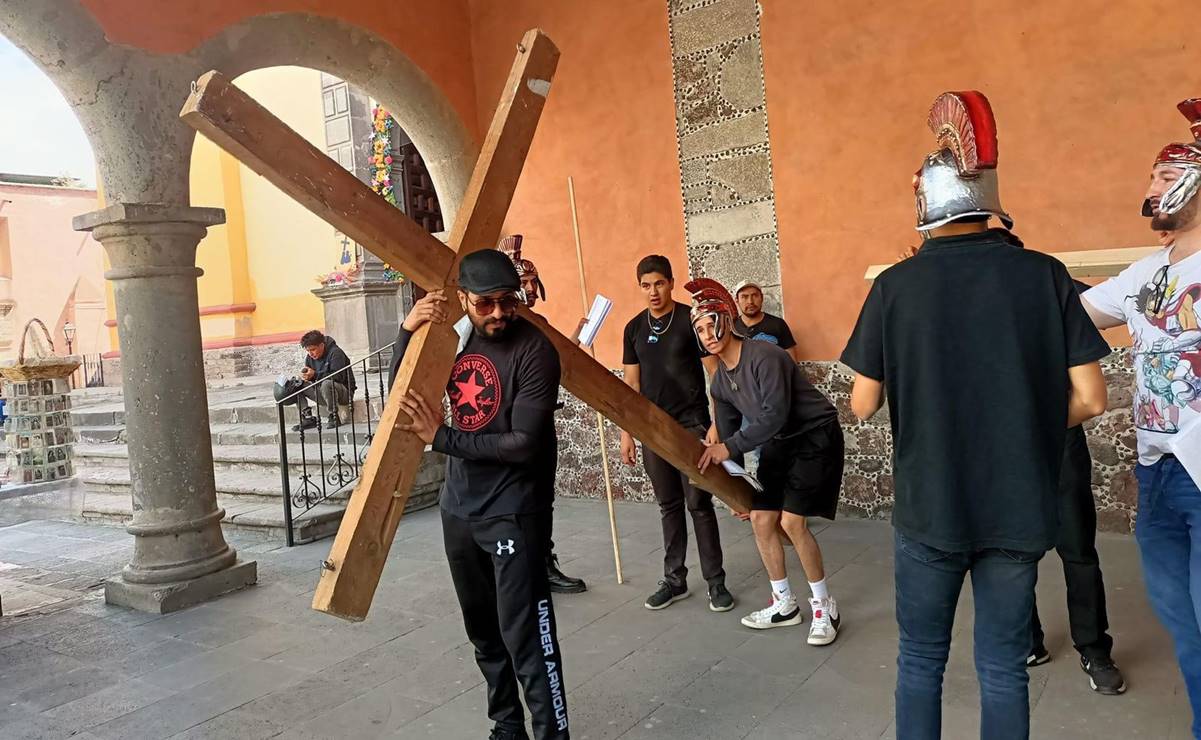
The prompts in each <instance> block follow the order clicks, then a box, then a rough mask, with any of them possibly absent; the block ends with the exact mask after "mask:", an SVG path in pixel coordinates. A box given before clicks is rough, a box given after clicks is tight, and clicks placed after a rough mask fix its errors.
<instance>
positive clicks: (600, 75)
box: [471, 0, 687, 367]
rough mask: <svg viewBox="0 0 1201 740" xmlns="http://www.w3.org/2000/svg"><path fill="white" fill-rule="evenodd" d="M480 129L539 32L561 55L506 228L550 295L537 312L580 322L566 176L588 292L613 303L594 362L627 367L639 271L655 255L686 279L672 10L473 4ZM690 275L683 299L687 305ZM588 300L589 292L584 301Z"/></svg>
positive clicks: (564, 324)
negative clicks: (518, 46) (625, 342)
mask: <svg viewBox="0 0 1201 740" xmlns="http://www.w3.org/2000/svg"><path fill="white" fill-rule="evenodd" d="M471 14H472V17H471V27H472V46H473V50H472V57H473V59H474V61H475V76H476V88H477V90H478V91H479V99H478V102H477V109H478V110H479V111H480V124H479V126H480V130H481V131H484V130H486V129H487V126H488V123H489V121H490V120H491V116H492V111H493V109H494V108H495V106H496V101H497V99H498V98H499V96H500V88H501V85H502V84H503V82H504V80H505V77H506V76H507V75H508V72H509V67H510V65H511V64H512V61H513V53H514V51H513V46H514V42H515V41H516V40H517V39H518V38H520V37H521V34H522V33H523V32H524V31H525V30H526V29H528V28H530V27H533V26H538V27H540V28H542V29H543V30H544V31H546V33H547V34H548V35H549V36H550V37H551V38H552V39H554V41H555V43H556V44H557V45H558V46H559V48H560V50H561V51H562V52H563V56H562V57H561V59H560V61H559V68H558V71H557V72H556V74H555V80H554V85H553V87H552V89H551V93H550V97H549V98H548V100H547V105H546V109H545V111H544V112H543V114H542V120H541V122H540V123H539V126H538V132H537V134H536V135H535V137H534V142H533V146H532V148H531V150H530V154H529V158H528V159H527V160H526V166H525V170H524V172H523V173H522V178H521V182H520V184H519V185H518V188H517V193H516V196H515V198H514V202H513V207H512V209H510V211H509V218H508V220H507V221H506V223H505V226H506V233H521V234H523V235H524V236H525V242H524V246H523V248H524V250H525V252H526V256H528V257H529V258H530V259H532V260H534V261H535V262H536V263H537V265H538V270H539V272H540V274H541V275H542V276H543V277H544V278H545V281H546V284H547V286H548V290H549V298H550V300H549V302H548V303H547V304H545V305H542V304H539V310H540V311H541V312H542V313H543V315H545V316H547V318H549V319H550V320H551V322H552V323H554V324H555V326H557V327H558V328H559V329H560V330H563V331H568V330H571V329H574V328H575V324H576V321H577V320H578V318H579V316H580V315H581V309H580V288H579V277H578V271H577V268H576V256H575V242H574V240H573V237H572V231H571V210H570V205H569V201H568V197H567V176H568V175H571V176H572V177H573V178H574V180H575V190H576V204H577V208H578V210H579V219H580V239H581V242H582V244H583V250H584V262H585V269H586V279H587V281H588V290H589V292H590V293H591V294H595V293H597V292H600V293H603V294H605V295H606V296H608V297H609V298H612V299H613V301H614V303H615V307H614V310H613V314H612V315H611V316H610V318H609V321H608V322H607V323H606V325H605V327H604V329H603V330H602V331H601V336H600V338H599V339H598V340H597V345H596V346H597V350H598V359H599V360H600V361H601V362H602V363H603V364H604V365H606V366H608V367H617V366H620V364H621V350H620V345H621V330H622V327H623V326H624V325H625V323H626V321H627V320H628V319H629V318H630V317H631V316H632V315H633V314H634V313H636V312H637V311H638V310H639V308H640V307H645V304H644V303H642V298H641V294H640V293H639V291H638V288H637V282H636V279H635V276H634V267H635V265H636V264H637V262H638V260H639V259H640V258H641V257H643V256H645V255H647V254H651V253H660V254H665V255H667V257H668V258H670V259H671V261H672V266H673V267H674V269H675V271H676V274H677V276H679V277H682V276H683V275H685V274H686V273H687V262H686V260H685V253H684V221H683V202H682V199H681V196H680V171H679V165H678V164H677V158H676V137H675V108H674V103H673V94H672V82H671V52H670V48H669V46H668V36H667V12H666V8H665V6H664V5H663V3H661V2H647V1H646V0H606V2H600V3H576V2H570V3H569V2H554V3H550V2H542V1H541V0H512V1H511V2H492V1H491V0H474V1H473V2H471ZM683 283H684V280H679V281H678V282H677V291H676V292H677V298H679V299H681V300H686V299H687V294H686V293H685V292H684V290H683V287H682V286H683ZM589 301H591V295H590V296H589Z"/></svg>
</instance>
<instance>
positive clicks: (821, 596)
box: [684, 278, 843, 645]
mask: <svg viewBox="0 0 1201 740" xmlns="http://www.w3.org/2000/svg"><path fill="white" fill-rule="evenodd" d="M684 287H685V289H686V290H688V292H690V293H692V313H691V318H692V328H693V331H695V332H696V336H697V340H698V341H699V342H700V344H701V346H702V347H704V348H705V350H706V351H708V352H709V354H711V355H713V356H714V357H717V358H718V363H719V364H718V369H717V374H716V375H714V377H713V384H712V386H711V388H710V391H711V392H712V394H713V401H714V416H715V417H716V418H715V424H714V427H712V428H710V434H709V439H710V440H718V441H710V442H708V443H707V446H706V448H705V452H704V454H703V455H702V456H701V459H700V462H699V463H698V464H697V467H699V468H700V470H701V472H702V473H703V472H705V469H706V468H708V467H709V465H710V464H711V463H721V462H724V461H726V460H729V459H731V458H732V457H733V458H736V457H739V456H741V455H745V454H746V453H747V452H749V451H750V450H753V449H758V448H761V454H762V458H761V460H760V463H759V482H760V483H761V484H762V488H763V490H761V491H756V492H755V493H754V494H753V495H752V497H751V526H752V527H753V529H754V531H755V544H756V545H757V546H758V548H759V556H760V557H761V558H762V559H763V567H764V568H765V569H766V570H767V577H768V578H769V579H770V580H771V592H772V600H771V605H770V606H768V607H767V608H766V609H760V610H758V611H755V612H752V613H751V614H750V615H748V616H746V617H743V618H742V623H743V624H744V625H746V626H747V627H750V628H752V629H760V630H762V629H771V628H773V627H785V626H788V625H793V624H800V623H801V622H802V621H804V617H803V616H802V614H801V609H800V607H799V606H798V605H797V598H796V596H795V595H793V593H792V588H791V586H790V585H789V583H788V571H787V568H786V567H785V564H784V548H783V547H782V545H781V543H780V537H779V535H778V531H779V530H780V529H781V528H782V529H783V530H784V533H785V534H786V535H787V537H788V539H789V540H790V541H791V542H792V544H793V545H794V546H795V547H796V551H797V555H798V556H799V557H800V559H801V566H802V567H803V568H804V569H805V577H806V578H807V579H808V581H809V588H810V590H811V591H812V594H813V595H812V598H810V599H809V606H810V608H811V609H812V611H813V621H812V622H810V625H809V644H810V645H829V644H830V643H832V642H834V640H835V639H836V638H837V637H838V627H839V620H840V617H839V614H838V604H837V602H835V601H834V598H833V597H832V596H830V593H829V590H828V587H827V585H826V573H825V569H824V566H823V564H822V551H821V548H820V547H819V546H818V544H817V540H816V539H815V538H814V536H813V533H812V532H810V531H809V525H808V523H807V521H806V520H807V518H808V517H811V516H820V517H825V518H826V519H833V518H834V516H835V514H836V513H837V512H838V492H839V488H840V487H841V485H842V466H843V438H842V427H840V426H839V424H838V412H837V411H836V410H835V409H834V404H832V403H830V400H829V399H827V398H826V397H825V396H823V395H822V394H821V392H820V391H818V390H817V389H816V388H814V387H813V385H812V384H810V383H809V381H808V380H806V379H805V376H804V375H802V374H801V368H800V367H799V366H798V365H797V364H796V362H795V361H793V359H792V358H791V357H789V356H788V353H786V352H785V351H784V350H782V349H780V348H779V347H776V346H773V345H772V343H771V342H755V341H743V339H742V338H741V337H739V336H738V335H737V334H736V333H734V331H733V327H734V317H735V316H736V315H737V309H736V308H735V307H734V299H733V298H732V297H731V296H730V294H729V293H728V292H726V289H725V287H723V286H722V285H721V284H720V283H718V282H717V281H716V280H712V279H709V278H698V279H696V280H693V281H692V282H690V283H688V284H687V285H686V286H684Z"/></svg>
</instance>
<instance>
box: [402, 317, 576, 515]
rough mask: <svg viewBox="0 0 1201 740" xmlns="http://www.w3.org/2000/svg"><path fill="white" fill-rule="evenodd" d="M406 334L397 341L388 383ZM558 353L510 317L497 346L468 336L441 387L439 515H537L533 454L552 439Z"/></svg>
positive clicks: (539, 500)
mask: <svg viewBox="0 0 1201 740" xmlns="http://www.w3.org/2000/svg"><path fill="white" fill-rule="evenodd" d="M411 337H412V335H411V334H410V333H409V332H407V331H405V329H404V327H403V326H402V327H401V329H400V332H399V334H398V335H397V338H396V347H395V349H394V353H395V357H394V359H393V366H392V368H393V369H392V381H390V382H395V377H396V372H397V370H398V368H399V367H400V362H401V359H402V358H403V356H404V353H405V351H406V350H407V349H408V344H409V340H410V339H411ZM560 374H561V373H560V365H559V355H558V353H557V352H555V348H554V346H552V345H551V343H550V340H548V339H547V338H546V337H545V336H544V335H543V334H542V332H541V331H539V330H538V328H537V327H536V326H534V325H533V324H531V323H529V322H528V321H523V320H521V319H517V320H515V321H514V322H513V324H512V325H511V326H510V327H509V328H508V331H507V333H506V334H505V336H504V338H503V339H501V340H489V339H485V338H483V337H481V336H480V335H479V334H477V333H475V332H474V331H471V332H470V333H469V334H468V336H467V340H466V342H465V343H464V344H463V346H462V348H461V349H460V350H459V354H458V356H457V357H456V358H455V364H454V367H453V369H452V370H451V373H450V378H449V380H448V381H447V383H446V395H447V397H448V398H449V400H450V408H451V425H450V426H446V425H443V426H442V427H440V428H439V429H438V432H437V434H436V435H435V436H434V443H433V448H434V450H436V451H438V452H441V453H443V454H445V455H447V457H448V460H447V464H446V489H445V490H444V491H443V493H442V496H441V505H442V508H443V509H444V510H446V511H447V512H449V513H450V514H453V515H454V516H457V517H459V518H460V519H490V518H493V517H499V516H509V515H512V514H527V513H531V512H535V511H539V510H544V509H546V508H547V506H549V505H550V502H549V500H548V499H547V497H545V496H539V495H538V488H539V476H540V475H541V474H542V473H541V469H540V465H539V462H540V460H539V456H540V455H541V454H542V449H543V448H544V446H545V440H546V438H547V437H548V436H549V435H553V434H554V416H553V415H554V408H555V402H556V401H557V400H558V396H559V379H560Z"/></svg>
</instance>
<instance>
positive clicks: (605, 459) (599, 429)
mask: <svg viewBox="0 0 1201 740" xmlns="http://www.w3.org/2000/svg"><path fill="white" fill-rule="evenodd" d="M567 195H568V198H570V200H571V230H572V232H573V233H574V234H575V260H576V266H577V267H579V270H580V306H581V307H582V308H583V310H584V315H585V316H587V315H588V311H589V306H588V288H587V287H586V285H585V283H584V253H583V251H582V250H581V249H580V221H579V217H578V216H577V215H576V210H575V183H573V182H572V180H571V177H570V176H568V177H567ZM588 351H589V352H590V353H592V359H596V350H595V349H594V348H593V347H592V345H591V344H590V345H588ZM596 433H597V434H598V435H600V454H601V468H603V469H604V471H605V501H606V502H608V504H609V536H610V537H611V538H612V539H613V564H614V567H616V568H617V583H618V584H621V583H625V579H624V578H622V575H621V545H620V544H619V543H618V541H617V515H616V514H614V512H613V483H612V481H610V480H609V450H608V448H607V447H606V445H605V419H604V417H603V416H601V412H599V411H597V412H596Z"/></svg>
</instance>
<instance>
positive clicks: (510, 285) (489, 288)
mask: <svg viewBox="0 0 1201 740" xmlns="http://www.w3.org/2000/svg"><path fill="white" fill-rule="evenodd" d="M459 287H460V288H462V289H463V290H466V291H469V292H471V293H475V294H476V295H487V294H488V293H495V292H496V291H498V290H511V291H514V292H516V291H518V290H520V289H521V278H519V277H518V276H517V268H516V267H514V266H513V262H512V260H510V259H509V257H508V255H506V254H504V253H503V252H498V251H496V250H495V249H480V250H478V251H475V252H472V253H471V254H469V255H467V256H465V257H463V259H461V260H460V261H459Z"/></svg>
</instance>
